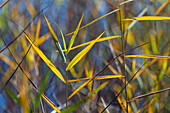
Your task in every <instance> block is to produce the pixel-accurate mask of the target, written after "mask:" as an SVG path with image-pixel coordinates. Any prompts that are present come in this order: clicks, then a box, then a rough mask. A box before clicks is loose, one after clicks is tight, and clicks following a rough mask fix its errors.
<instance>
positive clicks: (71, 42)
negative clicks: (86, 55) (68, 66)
mask: <svg viewBox="0 0 170 113" xmlns="http://www.w3.org/2000/svg"><path fill="white" fill-rule="evenodd" d="M83 17H84V13H83V14H82V17H81V19H80V22H79V24H78V26H77V28H76V30H75V31H74V34H73V36H72V37H71V40H70V43H69V45H68V49H67V51H66V55H67V54H68V53H69V51H70V49H71V47H72V46H73V43H74V40H75V38H76V36H77V33H78V31H79V28H80V25H81V22H82V20H83Z"/></svg>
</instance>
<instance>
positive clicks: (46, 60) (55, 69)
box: [25, 34, 66, 83]
mask: <svg viewBox="0 0 170 113" xmlns="http://www.w3.org/2000/svg"><path fill="white" fill-rule="evenodd" d="M25 36H26V38H27V40H28V41H29V42H30V44H31V45H32V47H33V48H34V49H35V51H36V52H37V53H38V54H39V56H40V57H41V58H42V59H43V60H44V62H45V63H46V64H47V65H48V67H49V68H50V69H51V70H52V71H53V72H54V73H55V74H56V75H57V76H58V77H59V78H60V79H61V80H62V81H63V82H64V83H66V82H65V80H64V78H63V76H62V75H61V73H60V72H59V71H58V69H57V68H56V67H55V66H54V65H53V63H52V62H51V61H50V60H49V59H48V58H47V57H46V56H45V55H44V54H43V52H42V51H41V50H40V49H39V48H38V47H36V46H35V45H34V43H33V42H32V41H31V40H30V38H29V37H28V36H27V35H26V34H25Z"/></svg>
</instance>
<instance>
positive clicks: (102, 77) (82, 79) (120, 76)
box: [68, 75, 123, 82]
mask: <svg viewBox="0 0 170 113" xmlns="http://www.w3.org/2000/svg"><path fill="white" fill-rule="evenodd" d="M122 77H123V76H122V75H110V76H100V77H96V78H94V80H102V79H111V78H122ZM90 79H91V78H81V79H75V80H68V82H78V81H85V80H90Z"/></svg>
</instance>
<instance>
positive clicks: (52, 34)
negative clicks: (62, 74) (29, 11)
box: [43, 14, 66, 63]
mask: <svg viewBox="0 0 170 113" xmlns="http://www.w3.org/2000/svg"><path fill="white" fill-rule="evenodd" d="M43 15H44V18H45V20H46V23H47V25H48V29H49V31H50V33H51V36H52V38H53V41H54V43H55V45H56V47H57V49H58V51H59V54H60V56H61V57H62V59H63V61H64V62H65V63H66V58H65V55H64V53H63V51H62V48H61V45H60V43H59V41H58V38H57V36H56V34H55V32H54V31H53V29H52V27H51V25H50V23H49V22H48V19H47V17H46V16H45V14H43Z"/></svg>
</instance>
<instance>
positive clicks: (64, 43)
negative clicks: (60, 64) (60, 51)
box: [58, 26, 67, 50]
mask: <svg viewBox="0 0 170 113" xmlns="http://www.w3.org/2000/svg"><path fill="white" fill-rule="evenodd" d="M58 27H59V29H60V33H61V37H62V39H63V45H64V49H65V50H66V49H67V48H66V47H67V45H66V41H65V38H64V35H63V32H62V30H61V28H60V26H58Z"/></svg>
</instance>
